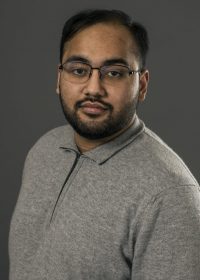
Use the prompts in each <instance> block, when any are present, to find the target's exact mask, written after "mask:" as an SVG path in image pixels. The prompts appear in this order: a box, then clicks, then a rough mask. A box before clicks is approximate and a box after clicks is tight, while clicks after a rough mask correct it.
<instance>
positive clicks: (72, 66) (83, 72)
mask: <svg viewBox="0 0 200 280" xmlns="http://www.w3.org/2000/svg"><path fill="white" fill-rule="evenodd" d="M64 69H65V71H66V72H67V73H68V75H72V76H76V77H85V76H87V75H88V73H89V72H90V68H89V67H88V66H87V65H85V64H83V63H77V62H69V63H66V64H65V66H64Z"/></svg>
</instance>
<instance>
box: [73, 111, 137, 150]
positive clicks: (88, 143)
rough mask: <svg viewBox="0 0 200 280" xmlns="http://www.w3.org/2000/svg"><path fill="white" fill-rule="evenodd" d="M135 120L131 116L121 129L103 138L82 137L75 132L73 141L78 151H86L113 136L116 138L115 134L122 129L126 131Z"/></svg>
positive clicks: (119, 132) (117, 134)
mask: <svg viewBox="0 0 200 280" xmlns="http://www.w3.org/2000/svg"><path fill="white" fill-rule="evenodd" d="M134 120H135V116H134V117H133V119H132V120H131V121H130V122H129V123H128V125H127V126H125V127H124V128H123V129H121V130H120V131H117V132H116V133H114V134H113V135H111V136H108V137H105V138H101V139H95V140H93V139H88V138H85V137H82V136H81V135H79V134H78V133H76V132H75V134H74V140H75V143H76V145H77V147H78V149H79V151H80V152H81V153H85V152H87V151H90V150H92V149H94V148H96V147H98V146H100V145H103V144H105V143H106V142H109V141H111V140H113V139H114V138H116V137H117V136H119V135H120V134H122V133H123V132H124V131H126V130H127V129H128V128H129V127H130V126H131V125H132V124H133V122H134Z"/></svg>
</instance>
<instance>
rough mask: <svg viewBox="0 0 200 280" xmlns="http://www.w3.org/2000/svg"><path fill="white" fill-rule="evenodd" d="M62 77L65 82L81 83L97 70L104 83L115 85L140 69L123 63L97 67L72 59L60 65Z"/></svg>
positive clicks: (126, 79)
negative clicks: (133, 68)
mask: <svg viewBox="0 0 200 280" xmlns="http://www.w3.org/2000/svg"><path fill="white" fill-rule="evenodd" d="M59 69H60V70H61V71H62V74H63V78H64V80H65V81H67V82H71V83H77V84H82V83H85V82H87V81H88V80H89V79H90V77H91V75H92V73H93V70H98V71H99V78H100V80H101V81H103V82H104V83H105V84H109V85H117V84H120V83H124V82H126V81H128V79H129V77H130V76H131V75H133V74H135V73H140V72H141V71H140V70H132V69H130V68H129V67H128V66H125V65H120V64H119V65H118V64H115V65H104V66H101V67H99V68H97V67H92V66H91V65H90V64H87V63H83V62H79V61H73V62H65V63H63V64H61V65H60V67H59Z"/></svg>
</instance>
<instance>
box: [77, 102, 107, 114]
mask: <svg viewBox="0 0 200 280" xmlns="http://www.w3.org/2000/svg"><path fill="white" fill-rule="evenodd" d="M80 108H81V109H82V111H83V112H84V113H86V114H89V115H101V114H103V113H104V112H105V111H106V110H108V109H109V108H108V106H106V105H105V104H103V103H101V102H97V101H95V102H91V101H85V102H82V103H81V104H80Z"/></svg>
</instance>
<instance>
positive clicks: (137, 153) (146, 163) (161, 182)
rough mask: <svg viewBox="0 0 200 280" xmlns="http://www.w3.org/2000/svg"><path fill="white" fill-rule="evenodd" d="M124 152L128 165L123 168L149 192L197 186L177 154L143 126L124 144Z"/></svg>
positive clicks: (141, 187) (142, 188)
mask: <svg viewBox="0 0 200 280" xmlns="http://www.w3.org/2000/svg"><path fill="white" fill-rule="evenodd" d="M125 154H126V155H125V157H124V158H126V160H127V165H128V166H129V170H128V171H126V172H128V173H129V174H130V176H132V177H133V179H134V181H137V182H138V185H139V187H140V189H141V190H143V191H145V192H147V193H149V194H150V195H151V196H155V195H157V194H159V193H160V192H163V191H164V190H166V189H170V188H172V189H173V188H176V187H181V186H191V185H193V186H198V182H197V181H196V179H195V178H194V176H193V175H192V173H191V171H190V170H189V168H188V167H187V165H186V164H185V163H184V161H183V160H182V159H181V157H180V156H178V155H177V153H176V152H174V151H173V150H172V149H171V148H170V147H169V146H168V145H167V144H166V143H165V142H164V141H163V140H162V139H161V138H160V137H159V136H158V135H156V134H155V133H154V132H152V131H151V130H150V129H148V128H146V127H145V128H144V130H143V132H142V133H141V134H140V135H139V136H138V137H137V138H136V139H135V140H134V141H133V142H132V143H131V145H129V147H127V149H126V151H125Z"/></svg>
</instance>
